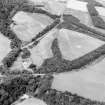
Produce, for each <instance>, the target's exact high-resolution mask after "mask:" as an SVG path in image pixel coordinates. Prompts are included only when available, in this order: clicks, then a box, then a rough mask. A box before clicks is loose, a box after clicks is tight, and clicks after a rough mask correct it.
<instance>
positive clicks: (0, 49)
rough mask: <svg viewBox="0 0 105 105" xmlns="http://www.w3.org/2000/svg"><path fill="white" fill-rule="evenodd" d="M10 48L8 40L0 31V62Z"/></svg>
mask: <svg viewBox="0 0 105 105" xmlns="http://www.w3.org/2000/svg"><path fill="white" fill-rule="evenodd" d="M10 50H11V49H10V40H9V39H8V38H6V37H4V36H3V35H2V34H1V33H0V63H1V61H2V60H3V58H4V57H5V56H6V55H7V54H8V53H9V51H10Z"/></svg>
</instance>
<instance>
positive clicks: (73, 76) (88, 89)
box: [0, 6, 105, 105]
mask: <svg viewBox="0 0 105 105" xmlns="http://www.w3.org/2000/svg"><path fill="white" fill-rule="evenodd" d="M75 7H77V6H75ZM80 7H81V6H80ZM80 7H78V8H80ZM78 8H77V10H78ZM84 8H85V7H84ZM82 9H83V8H82ZM83 10H85V9H83ZM71 12H72V13H73V14H74V15H75V16H77V17H79V19H80V20H81V22H83V23H85V24H87V25H89V26H91V21H90V17H87V12H84V11H82V12H80V13H79V11H77V12H75V11H74V12H73V11H71ZM83 12H84V13H83ZM82 14H83V15H82ZM103 15H104V14H103ZM20 16H21V19H20V18H19V17H20ZM37 16H38V15H37ZM19 17H18V18H17V20H16V21H18V23H19V22H20V23H19V24H22V25H19V26H18V27H15V32H16V33H17V35H18V37H19V38H20V39H22V40H24V41H28V40H30V39H31V38H32V37H33V36H35V35H36V33H38V32H39V31H41V30H42V29H43V27H45V26H46V25H48V24H49V23H51V22H52V20H50V19H48V18H46V17H40V16H39V17H38V18H37V17H36V15H33V16H30V15H29V14H26V13H25V14H24V13H22V14H20V15H19ZM38 19H39V20H38ZM23 20H24V21H23ZM55 37H57V38H58V41H59V47H60V50H61V52H62V55H63V57H64V58H65V59H69V60H72V59H75V58H78V57H80V56H82V55H84V54H86V53H88V52H90V51H92V50H94V49H95V48H97V47H99V46H101V45H103V44H104V42H102V41H99V40H97V39H94V38H91V37H89V36H85V35H84V34H80V33H78V32H74V31H68V30H61V31H60V32H58V31H57V30H53V31H52V32H50V33H48V34H47V35H46V37H44V38H43V39H42V40H41V42H40V43H39V44H38V46H36V47H35V48H33V49H32V50H31V53H32V55H31V58H32V62H34V63H35V64H36V65H37V66H40V65H41V64H42V63H43V61H44V59H46V58H49V57H52V56H53V55H52V52H51V44H52V41H53V40H54V38H55ZM4 39H5V38H3V40H4ZM1 42H2V40H1V41H0V43H1ZM3 42H5V41H3ZM6 43H7V41H6ZM0 45H3V44H2V43H1V44H0ZM7 46H8V45H7ZM7 46H6V47H7ZM1 48H2V47H1ZM8 49H9V48H8ZM1 51H3V50H1ZM6 51H7V48H6ZM4 52H5V49H4ZM7 52H8V51H7ZM5 53H6V52H5ZM0 54H1V53H0ZM2 54H4V53H3V52H2ZM2 54H1V55H2ZM4 55H5V54H4ZM4 55H3V56H4ZM1 57H2V56H1ZM17 65H19V64H17ZM104 68H105V59H103V60H102V61H100V62H98V63H97V64H94V65H91V66H89V67H87V68H85V69H84V70H81V71H78V72H69V73H61V74H57V75H54V76H55V78H54V81H53V84H52V88H55V89H57V90H61V91H66V90H67V91H70V92H71V93H76V94H78V95H80V96H83V97H85V98H89V99H92V100H97V101H105V69H104ZM18 105H46V104H45V103H43V102H42V101H41V102H39V100H37V99H30V100H26V101H24V102H22V103H20V104H18Z"/></svg>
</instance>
